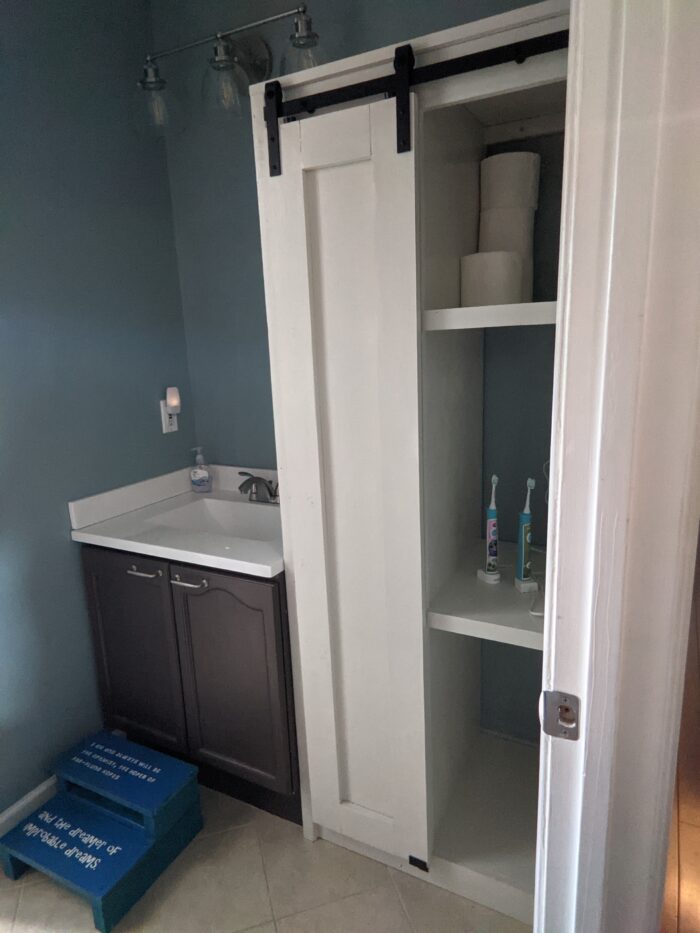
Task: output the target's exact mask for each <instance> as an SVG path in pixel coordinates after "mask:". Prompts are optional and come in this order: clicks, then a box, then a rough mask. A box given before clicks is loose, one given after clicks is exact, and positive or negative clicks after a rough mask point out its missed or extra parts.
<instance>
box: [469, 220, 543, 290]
mask: <svg viewBox="0 0 700 933" xmlns="http://www.w3.org/2000/svg"><path fill="white" fill-rule="evenodd" d="M534 228H535V212H534V210H533V209H532V208H529V207H496V208H493V209H492V210H489V211H482V212H481V216H480V218H479V251H480V252H484V253H486V252H492V251H493V250H499V251H501V250H506V251H508V252H515V253H519V254H520V256H521V258H522V293H521V296H520V300H521V301H532V238H533V232H534Z"/></svg>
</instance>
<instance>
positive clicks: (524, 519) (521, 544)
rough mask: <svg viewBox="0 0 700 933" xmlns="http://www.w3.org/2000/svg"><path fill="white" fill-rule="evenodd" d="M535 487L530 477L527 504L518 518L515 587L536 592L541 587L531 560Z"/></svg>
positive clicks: (528, 591) (522, 591) (522, 590)
mask: <svg viewBox="0 0 700 933" xmlns="http://www.w3.org/2000/svg"><path fill="white" fill-rule="evenodd" d="M534 488H535V481H534V479H532V478H530V479H528V481H527V495H526V497H525V505H524V506H523V510H522V512H521V513H520V516H519V519H518V559H517V563H516V568H515V588H516V589H517V590H519V591H520V592H521V593H534V592H535V591H536V590H537V589H539V587H538V585H537V581H536V580H533V579H532V565H531V562H530V543H531V542H532V513H531V512H530V494H531V493H532V490H533V489H534Z"/></svg>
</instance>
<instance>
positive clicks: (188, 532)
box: [72, 490, 284, 577]
mask: <svg viewBox="0 0 700 933" xmlns="http://www.w3.org/2000/svg"><path fill="white" fill-rule="evenodd" d="M83 501H87V500H83ZM74 524H75V523H74ZM72 538H73V540H74V541H80V542H81V543H83V544H96V545H98V546H100V547H107V548H115V549H116V550H119V551H131V552H133V553H134V554H146V555H148V556H150V557H160V558H163V559H165V560H170V561H179V562H182V563H186V564H198V565H200V566H202V567H214V568H217V569H219V570H229V571H233V572H236V573H247V574H251V575H252V576H256V577H274V576H276V575H277V574H278V573H281V572H282V570H283V569H284V559H283V551H282V527H281V521H280V510H279V506H278V505H270V504H266V503H257V502H248V501H247V500H246V499H244V498H242V497H241V496H240V494H238V493H234V492H229V491H224V490H219V491H215V492H213V493H195V492H185V493H181V494H179V495H174V496H170V497H169V498H165V499H161V500H160V501H158V502H155V503H153V504H151V505H147V506H145V507H143V508H137V509H134V510H133V511H127V512H125V514H122V515H115V516H114V517H111V518H107V519H106V520H105V521H99V522H97V523H95V524H91V525H84V526H83V527H79V528H75V527H74V530H73V532H72Z"/></svg>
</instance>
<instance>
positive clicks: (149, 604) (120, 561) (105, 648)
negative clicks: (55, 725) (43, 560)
mask: <svg viewBox="0 0 700 933" xmlns="http://www.w3.org/2000/svg"><path fill="white" fill-rule="evenodd" d="M83 564H84V567H85V578H86V584H87V594H88V609H89V612H90V619H91V622H92V630H93V639H94V643H95V653H96V661H97V675H98V681H99V686H100V696H101V701H102V711H103V715H104V718H105V722H106V723H107V724H108V725H109V726H110V727H112V728H117V729H123V730H124V731H125V732H127V733H128V734H129V736H130V737H132V738H134V739H136V740H137V741H138V740H139V739H140V740H141V741H143V742H146V743H154V744H156V745H159V746H162V747H163V748H169V749H172V750H173V751H186V749H187V733H186V730H185V711H184V708H183V702H182V682H181V678H180V660H179V652H178V645H177V635H176V631H175V623H174V620H173V609H172V599H171V595H170V577H169V575H168V564H167V563H166V562H165V561H160V560H154V559H153V558H150V557H140V556H137V555H132V554H125V553H123V552H121V551H106V550H102V549H101V548H92V547H85V548H83Z"/></svg>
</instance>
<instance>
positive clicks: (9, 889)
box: [0, 788, 529, 933]
mask: <svg viewBox="0 0 700 933" xmlns="http://www.w3.org/2000/svg"><path fill="white" fill-rule="evenodd" d="M202 809H203V812H204V829H203V830H202V832H201V833H200V834H199V835H198V836H197V837H196V839H195V840H194V841H193V842H192V843H191V845H190V846H188V848H187V849H186V850H185V851H184V852H183V853H182V854H181V855H180V856H179V857H178V858H177V859H176V860H175V861H174V862H173V864H172V865H171V866H170V867H169V868H168V869H167V870H166V871H165V872H164V874H163V875H162V876H161V877H160V878H159V879H158V881H157V882H156V883H155V884H154V885H153V887H152V888H151V889H150V891H148V893H147V894H146V895H145V897H144V898H143V899H142V900H141V901H140V902H139V903H138V904H137V905H136V906H135V907H134V908H133V909H132V910H131V911H130V913H129V914H128V915H127V916H126V917H125V918H124V919H123V920H122V922H121V923H120V924H119V925H118V926H117V927H116V928H115V933H136V931H139V933H243V931H246V933H527V930H528V929H529V928H528V927H526V926H524V925H523V924H522V923H517V922H516V921H514V920H511V919H509V918H508V917H504V916H503V915H502V914H498V913H495V912H494V911H492V910H487V909H486V908H484V907H481V906H479V905H478V904H474V903H472V902H471V901H466V900H463V899H462V898H460V897H455V896H454V895H453V894H449V893H448V892H447V891H442V890H440V889H439V888H436V887H434V886H433V885H430V884H426V883H425V882H423V881H418V880H417V879H415V878H412V877H409V876H408V875H405V874H403V873H402V872H397V871H394V870H393V869H389V868H387V867H386V866H384V865H382V864H380V863H379V862H375V861H373V860H372V859H368V858H364V857H363V856H360V855H356V854H355V853H353V852H348V851H347V850H345V849H342V848H339V847H338V846H334V845H331V844H330V843H328V842H323V841H319V842H315V843H310V842H307V841H306V840H305V839H304V838H303V836H302V834H301V830H300V828H299V827H298V826H294V825H293V824H291V823H288V822H286V821H284V820H280V819H277V818H276V817H274V816H270V815H269V814H267V813H263V812H262V811H260V810H256V809H254V808H253V807H249V806H247V805H246V804H243V803H240V802H238V801H236V800H232V799H231V798H230V797H226V796H224V795H223V794H217V793H214V792H213V791H209V790H206V789H204V788H203V789H202ZM0 879H2V880H0V931H1V933H89V931H92V930H94V927H93V924H92V914H91V912H90V909H89V907H88V906H87V904H86V903H85V902H84V901H83V900H81V899H80V898H78V897H76V896H75V895H73V894H70V893H68V892H66V891H64V890H63V889H62V888H60V887H59V886H58V885H55V884H54V883H53V882H51V881H48V880H46V879H44V878H42V876H41V875H38V874H36V873H31V874H28V875H27V876H25V878H23V879H22V880H21V881H18V882H12V881H9V880H7V879H5V878H3V877H2V876H1V875H0Z"/></svg>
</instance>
